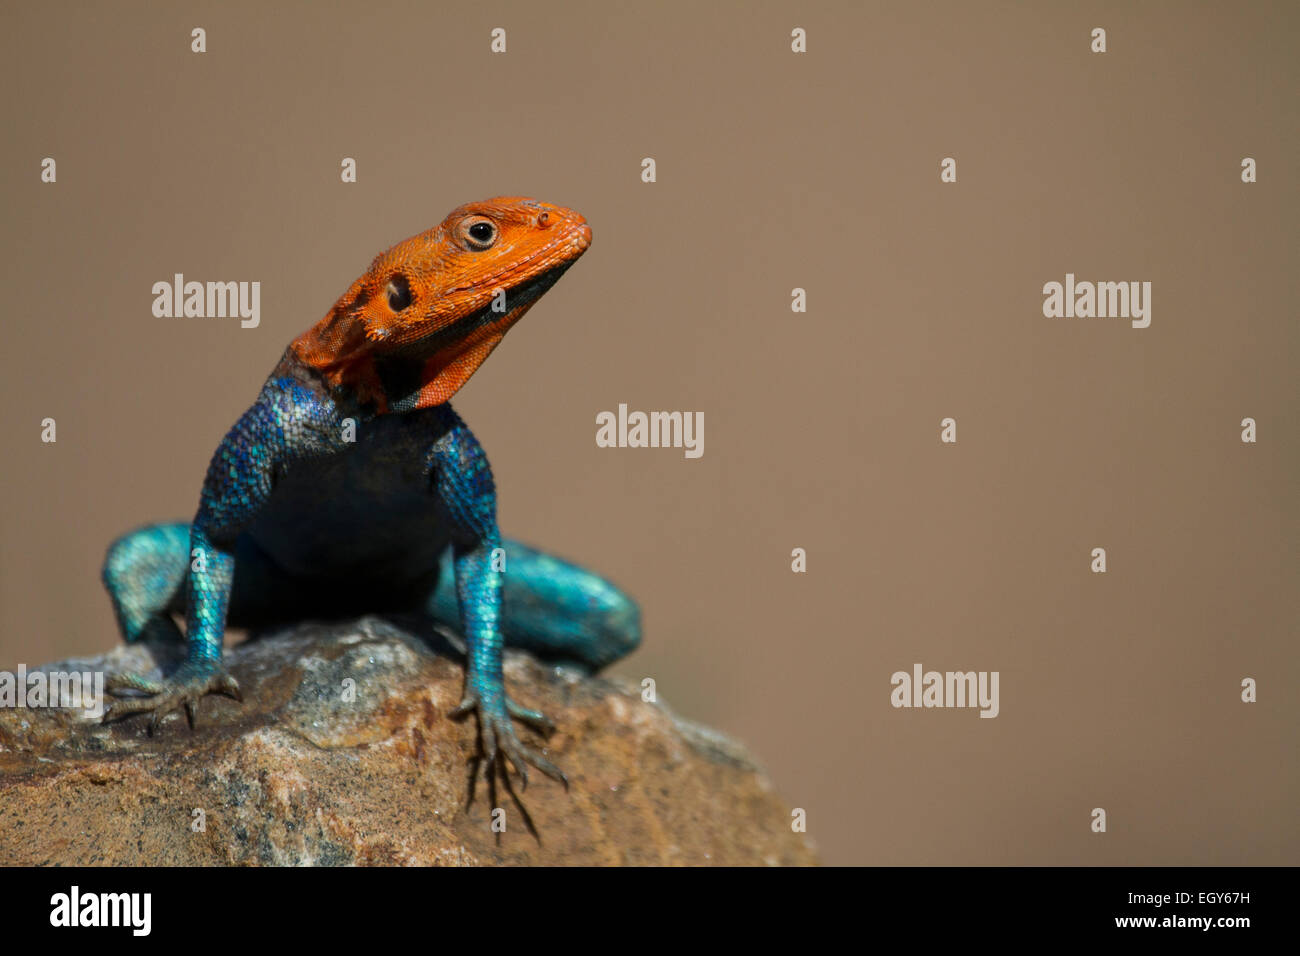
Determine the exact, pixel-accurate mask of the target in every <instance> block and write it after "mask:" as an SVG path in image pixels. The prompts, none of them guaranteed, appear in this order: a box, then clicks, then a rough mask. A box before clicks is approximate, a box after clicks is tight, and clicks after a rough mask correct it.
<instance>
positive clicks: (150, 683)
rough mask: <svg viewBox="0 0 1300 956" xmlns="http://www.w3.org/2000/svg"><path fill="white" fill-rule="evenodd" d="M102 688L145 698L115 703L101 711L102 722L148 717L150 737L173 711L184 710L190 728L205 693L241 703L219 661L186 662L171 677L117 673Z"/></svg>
mask: <svg viewBox="0 0 1300 956" xmlns="http://www.w3.org/2000/svg"><path fill="white" fill-rule="evenodd" d="M105 689H106V690H107V691H108V692H109V693H110V694H113V695H114V696H118V695H119V694H120V693H121V692H122V691H139V692H141V693H143V694H145V695H146V696H144V697H130V698H126V699H123V700H116V701H114V702H113V703H111V704H109V706H108V708H107V709H106V710H105V711H104V716H103V718H102V722H103V723H108V722H109V721H110V720H117V719H119V718H122V717H126V716H129V715H130V714H143V713H148V714H150V718H149V734H150V736H153V734H154V733H155V732H156V731H157V730H158V727H159V725H160V724H161V723H162V719H163V718H164V717H165V716H167V714H169V713H171V712H172V711H173V710H176V709H178V708H181V707H184V708H185V713H186V716H188V717H189V722H190V727H191V728H193V727H194V726H195V723H196V719H197V717H198V704H199V699H200V698H202V697H204V696H205V695H207V694H225V695H226V696H227V697H233V698H234V699H235V700H239V701H242V700H243V699H244V697H243V694H242V693H241V692H240V689H239V684H238V682H237V681H236V680H235V678H234V677H232V676H231V675H230V672H229V671H227V670H226V668H225V666H224V665H223V664H221V662H219V661H211V662H206V663H202V664H192V663H190V662H188V661H187V662H186V663H184V664H182V665H181V666H180V669H179V670H177V671H176V673H174V674H172V675H171V676H170V677H167V678H164V679H163V680H160V681H158V680H150V679H149V678H147V677H141V676H140V675H139V674H117V675H115V676H113V677H111V678H109V680H108V681H107V682H106V683H105Z"/></svg>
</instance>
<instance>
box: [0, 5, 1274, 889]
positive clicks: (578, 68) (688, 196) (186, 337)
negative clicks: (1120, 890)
mask: <svg viewBox="0 0 1300 956" xmlns="http://www.w3.org/2000/svg"><path fill="white" fill-rule="evenodd" d="M263 7H264V5H262V4H247V5H238V6H232V5H228V4H221V5H217V4H204V5H198V6H196V7H194V8H193V9H190V10H185V9H182V8H180V7H179V6H178V5H175V4H164V3H154V4H148V5H141V4H125V5H119V4H112V5H108V4H105V5H97V6H94V7H90V8H87V9H82V8H74V7H66V6H60V5H52V4H43V5H34V4H18V3H7V4H6V5H5V14H4V19H5V29H4V30H3V31H2V39H0V44H2V47H0V49H2V51H3V56H2V57H0V60H2V61H3V62H2V65H0V69H2V70H3V75H4V84H5V89H6V90H7V91H8V96H7V101H6V103H5V115H4V129H5V131H6V145H7V148H6V149H5V150H4V152H3V157H2V158H0V161H2V162H3V163H4V168H3V170H0V172H2V173H3V175H2V176H0V183H2V186H0V188H2V189H3V192H4V208H5V210H6V212H5V224H4V229H3V248H2V249H0V268H3V270H4V277H5V286H4V287H5V291H6V297H7V302H6V309H5V318H4V323H5V328H4V340H3V347H2V350H3V359H2V360H0V361H2V362H3V367H2V368H0V372H2V373H3V377H2V378H0V409H2V410H3V412H2V413H0V429H2V430H3V432H2V434H0V438H2V439H3V444H2V445H0V447H3V449H4V476H5V486H4V492H3V495H0V522H2V524H0V667H3V668H12V667H14V666H16V665H17V663H18V662H20V661H23V662H28V663H39V662H43V661H47V660H50V659H54V658H58V657H61V656H68V655H74V654H85V653H90V652H96V651H102V650H105V649H107V648H109V647H111V646H112V645H113V644H114V643H115V642H116V641H117V637H116V634H115V631H114V625H113V621H112V616H111V613H110V610H109V605H108V601H107V599H106V597H105V596H104V594H103V593H102V591H101V588H100V585H99V581H98V573H99V565H100V561H101V559H102V555H103V551H104V548H105V546H106V545H107V544H108V542H109V541H110V540H111V539H112V538H113V537H115V536H116V535H118V534H120V533H121V532H123V531H125V530H127V529H129V528H131V527H133V526H135V525H137V524H139V523H143V522H145V521H148V520H153V519H176V518H186V517H189V516H190V515H192V513H193V510H194V506H195V504H196V502H197V496H198V488H199V483H200V481H201V478H202V475H203V472H204V469H205V467H206V464H207V460H208V457H209V456H210V454H211V452H212V450H213V447H214V446H215V444H216V442H217V441H218V440H219V439H220V438H221V436H222V435H223V434H224V432H225V430H226V428H227V427H228V426H229V425H230V424H231V423H232V422H233V421H234V419H235V418H236V417H237V416H238V415H239V413H240V412H241V411H242V410H243V409H244V408H245V407H246V406H247V404H248V403H249V402H250V401H251V400H252V398H253V396H254V395H255V393H256V391H257V389H258V387H259V386H260V384H261V382H262V381H263V379H264V378H265V376H266V374H267V373H268V372H269V371H270V369H271V367H272V366H273V365H274V364H275V362H276V360H277V358H278V357H279V355H280V353H281V351H282V350H283V348H284V345H285V344H286V342H287V341H288V340H289V339H290V338H291V337H293V336H294V335H296V334H298V333H299V332H300V331H302V330H303V329H304V328H306V327H307V326H308V325H310V324H311V323H313V322H315V321H316V320H317V319H318V318H320V316H322V315H323V314H324V312H325V310H326V309H327V308H328V307H329V306H330V304H331V303H332V302H333V301H334V299H335V297H336V296H337V295H339V294H340V293H341V292H342V291H343V290H344V289H346V287H347V286H348V284H349V283H350V281H351V280H352V279H353V278H355V277H356V276H357V275H358V274H359V273H360V272H361V271H362V270H363V269H364V268H365V267H366V266H367V265H368V263H369V261H370V259H371V258H372V256H374V255H375V254H376V253H377V252H379V251H380V250H382V249H383V248H385V247H386V246H388V245H389V244H391V243H392V242H394V241H396V240H398V239H401V238H404V237H406V236H408V235H410V234H412V233H415V232H418V231H420V230H422V229H424V228H427V227H428V226H430V225H432V224H434V223H435V222H437V221H439V220H440V219H441V218H442V217H443V216H444V215H445V214H446V212H447V211H448V210H450V209H451V208H452V207H453V206H455V205H458V204H459V203H461V202H464V201H467V200H471V199H478V198H484V197H487V196H491V195H496V194H501V193H520V194H525V195H532V196H536V197H538V198H542V199H546V200H549V201H553V202H557V203H561V204H564V205H570V206H573V207H575V208H577V209H579V210H580V211H581V212H583V213H584V214H585V215H586V216H587V218H588V219H589V221H590V222H591V224H592V226H593V229H594V232H595V243H594V245H593V247H592V249H591V251H590V252H589V253H588V254H587V256H586V257H585V258H584V260H583V261H582V262H581V263H580V264H579V265H578V266H577V267H576V268H575V269H574V270H573V271H572V272H570V273H569V275H568V276H567V277H566V278H565V279H564V281H563V282H561V283H560V285H559V286H558V287H557V288H556V289H555V290H554V291H552V292H551V293H550V294H549V295H548V296H547V298H546V299H545V300H544V301H543V302H542V303H541V304H540V305H538V307H537V308H536V309H534V310H533V312H532V313H531V314H530V315H529V316H528V317H527V318H526V319H525V320H524V321H523V322H522V323H521V324H520V325H519V326H518V327H517V328H516V329H515V330H514V331H512V332H511V334H510V335H509V336H508V337H507V339H506V342H505V344H504V345H503V346H502V347H501V348H500V349H499V350H498V351H497V352H496V353H495V355H494V356H493V357H492V359H491V360H490V361H489V362H488V363H487V364H486V365H485V366H484V367H483V369H482V370H481V371H480V372H479V373H478V374H477V376H476V377H475V378H474V379H473V381H471V382H470V384H469V385H468V386H467V387H466V388H465V390H464V391H463V392H461V394H460V396H459V397H458V399H457V405H458V407H459V409H460V411H461V413H462V414H463V415H464V416H465V417H466V419H467V420H468V421H469V422H470V423H471V424H472V426H473V427H474V429H475V430H476V432H477V433H478V435H479V437H480V438H481V440H482V442H483V444H484V445H485V447H486V448H487V450H488V452H489V454H490V456H491V458H492V462H493V465H494V468H495V471H496V474H497V480H498V487H499V489H500V494H501V507H500V516H501V522H502V527H503V529H504V530H505V532H506V533H507V534H510V535H512V536H515V537H520V538H523V539H525V540H528V541H532V542H536V543H539V544H543V545H545V546H546V547H548V548H550V549H552V550H555V551H556V552H558V553H561V554H564V555H567V556H570V557H573V558H576V559H579V560H581V561H582V562H584V563H586V564H589V565H590V566H592V567H594V568H597V569H599V570H601V571H602V572H605V573H607V574H608V575H609V576H611V577H612V578H613V579H614V580H616V581H618V582H620V583H621V584H623V585H624V586H625V587H626V588H627V589H628V590H629V591H631V592H632V593H633V594H634V595H635V596H636V597H638V598H639V599H640V601H641V602H642V603H643V606H644V611H645V623H646V639H645V643H644V645H643V648H642V649H641V650H640V651H639V652H638V653H637V654H636V655H635V656H634V657H632V658H631V659H630V660H628V661H625V662H623V663H621V664H620V665H618V666H617V668H616V670H617V672H619V673H621V674H624V675H627V676H629V677H634V678H640V677H642V676H653V677H654V678H655V679H656V680H657V681H658V686H659V692H660V694H661V695H662V697H663V698H664V699H665V700H667V701H668V702H669V703H670V704H671V705H673V706H674V707H675V708H676V709H677V710H679V711H681V712H682V713H684V714H686V715H688V716H690V717H693V718H696V719H699V720H702V721H704V722H707V723H710V724H713V725H716V726H718V727H720V728H722V729H724V730H726V731H728V732H731V733H734V734H736V735H738V736H739V737H741V738H742V739H744V740H745V741H747V742H748V743H749V744H750V745H751V746H752V747H753V749H754V750H755V752H756V754H757V755H758V756H759V757H760V759H762V760H763V761H764V762H765V763H766V764H767V766H768V767H769V768H770V769H771V771H772V772H773V774H774V776H775V778H776V781H777V783H778V786H779V787H780V789H781V791H782V793H783V794H784V795H785V796H786V798H787V799H788V800H789V801H790V804H791V806H801V807H804V808H806V809H807V811H808V814H809V825H810V832H811V834H812V836H813V838H814V839H815V840H816V842H817V843H818V844H819V846H820V847H821V849H822V851H823V853H824V856H825V859H826V860H827V861H829V862H835V863H953V864H971V863H1058V862H1059V863H1108V862H1109V863H1154V864H1173V863H1291V864H1294V863H1297V862H1300V852H1298V851H1300V837H1298V835H1297V834H1298V832H1300V831H1298V830H1297V827H1296V826H1295V808H1296V806H1297V804H1298V803H1300V777H1298V774H1297V763H1296V749H1295V747H1296V742H1295V730H1296V725H1297V717H1298V716H1300V710H1298V708H1297V704H1296V696H1295V687H1296V680H1297V676H1300V675H1297V655H1296V652H1295V650H1294V647H1295V645H1294V633H1295V629H1296V624H1297V603H1296V588H1295V584H1296V575H1297V570H1300V568H1298V561H1297V550H1296V540H1297V537H1296V536H1297V531H1298V530H1300V528H1298V522H1297V519H1298V518H1300V508H1298V507H1297V497H1296V490H1297V477H1298V475H1300V455H1298V454H1297V449H1296V445H1295V437H1296V433H1297V429H1296V426H1297V422H1296V409H1297V407H1300V405H1298V404H1297V399H1298V398H1300V396H1298V395H1297V377H1296V373H1295V368H1296V366H1295V359H1296V346H1297V340H1298V338H1300V336H1298V334H1297V325H1296V314H1295V303H1296V301H1297V295H1298V293H1300V289H1298V288H1297V278H1296V276H1297V272H1296V269H1295V255H1296V250H1297V247H1298V245H1300V244H1298V242H1297V239H1298V238H1300V236H1298V235H1297V225H1296V223H1297V218H1298V217H1297V211H1298V210H1297V205H1298V204H1297V186H1296V176H1295V157H1296V155H1297V153H1298V151H1300V137H1298V136H1297V128H1298V124H1297V122H1296V120H1297V114H1296V109H1295V106H1296V98H1295V97H1296V84H1297V78H1298V77H1297V73H1298V72H1300V69H1298V67H1297V63H1298V62H1300V58H1298V57H1297V55H1296V46H1295V38H1296V35H1297V33H1296V28H1297V26H1298V25H1300V16H1297V8H1296V6H1295V5H1294V4H1293V3H1279V4H1262V3H1252V4H1242V3H1218V4H1190V3H1169V4H1157V3H1144V4H1141V5H1131V4H1127V3H1124V4H1115V5H1082V4H1075V5H1064V4H1023V5H993V4H987V3H984V4H973V3H953V4H942V5H938V4H907V3H897V4H871V5H866V4H849V3H843V4H830V3H824V4H816V5H810V6H809V7H807V8H803V7H796V6H795V5H787V4H755V3H744V4H739V3H735V4H707V5H705V4H696V3H683V4H673V5H660V4H643V5H639V6H638V5H631V4H628V5H613V4H603V3H593V4H583V5H579V4H565V5H561V6H557V5H554V4H546V5H542V4H529V3H520V4H492V5H484V4H469V3H466V4H460V5H450V4H428V3H421V4H409V5H383V4H369V3H346V4H344V3H338V4H335V5H333V6H328V5H326V4H322V3H315V4H295V5H287V4H280V5H276V7H275V9H273V10H268V9H263ZM1135 7H1136V8H1135ZM194 26H203V27H205V28H206V29H207V31H208V52H207V53H206V54H203V55H196V54H193V53H191V52H190V49H189V47H190V30H191V28H192V27H194ZM496 26H502V27H505V28H506V29H507V31H508V43H509V52H508V53H506V54H505V55H501V56H494V55H491V54H490V53H489V31H490V29H491V28H493V27H496ZM794 26H802V27H804V28H806V29H807V31H808V37H809V40H808V45H809V52H808V53H807V54H805V55H799V56H796V55H794V54H792V53H791V52H790V49H789V34H790V30H791V28H792V27H794ZM1094 26H1103V27H1105V28H1106V29H1107V30H1108V34H1109V48H1110V49H1109V52H1107V53H1106V54H1104V55H1094V54H1092V53H1090V52H1089V31H1090V30H1091V28H1092V27H1094ZM45 156H52V157H54V158H56V159H57V161H58V183H57V184H55V185H45V184H42V183H41V182H40V181H39V172H40V169H39V164H40V161H41V159H42V157H45ZM344 156H352V157H355V158H356V159H357V161H358V164H359V182H358V183H357V184H355V185H343V184H341V183H340V182H339V162H340V160H341V158H342V157H344ZM645 156H653V157H655V159H656V160H657V161H658V164H659V166H658V169H659V181H658V182H657V183H655V184H653V185H645V184H643V183H641V182H640V179H639V172H640V161H641V159H642V157H645ZM945 156H953V157H955V158H956V159H957V160H958V173H959V182H958V183H957V184H956V185H942V184H941V183H940V182H939V178H938V172H939V162H940V160H941V159H942V158H943V157H945ZM1243 156H1252V157H1254V158H1255V159H1256V160H1257V161H1258V163H1259V177H1260V181H1259V182H1258V183H1257V184H1255V185H1243V184H1242V183H1241V182H1240V168H1239V166H1240V162H1241V159H1242V157H1243ZM174 272H183V273H185V275H186V276H187V277H188V278H193V279H197V280H200V281H206V280H232V279H233V280H249V281H251V280H259V281H261V282H262V283H263V288H262V312H263V316H262V324H261V327H260V328H258V329H256V330H242V329H240V328H239V325H238V322H237V321H233V320H220V319H211V320H204V319H189V320H185V319H158V318H154V317H153V315H152V314H151V311H150V307H151V303H152V300H153V296H152V293H151V292H150V287H151V286H152V284H153V283H154V282H156V281H159V280H167V279H169V278H170V277H171V276H172V274H173V273H174ZM1066 272H1074V273H1076V274H1077V275H1078V276H1079V278H1080V279H1091V280H1149V281H1151V282H1152V283H1153V286H1154V288H1153V293H1152V306H1153V322H1152V325H1151V327H1150V328H1149V329H1146V330H1135V329H1132V328H1130V327H1129V324H1128V322H1127V321H1124V320H1116V319H1112V320H1069V319H1047V318H1044V317H1043V315H1042V312H1041V309H1042V294H1041V291H1040V290H1041V288H1042V285H1043V283H1045V282H1048V281H1052V280H1055V281H1062V280H1063V278H1064V275H1065V273H1066ZM795 286H801V287H804V288H806V289H807V290H808V302H809V311H808V313H807V314H806V315H794V314H792V313H791V311H790V306H789V303H790V290H791V288H793V287H795ZM619 402H626V403H627V404H628V405H629V406H630V407H631V408H634V409H644V410H650V409H685V410H691V411H694V410H700V411H703V412H704V413H705V421H706V429H705V454H704V457H703V458H702V459H700V460H686V459H685V458H684V457H683V456H682V454H681V452H680V451H673V450H649V449H645V450H634V449H626V450H610V449H599V448H597V447H596V446H595V441H594V435H595V424H594V417H595V414H596V413H597V412H598V411H601V410H603V409H615V408H617V405H618V403H619ZM46 416H52V417H54V418H55V419H57V421H58V443H57V444H55V445H45V444H42V443H41V442H40V440H39V432H40V421H41V419H42V418H44V417H46ZM945 416H954V417H955V418H957V420H958V422H959V425H958V428H959V432H958V435H959V439H960V442H959V444H957V445H956V446H946V445H942V444H940V442H939V440H938V431H939V422H940V419H942V418H943V417H945ZM1246 416H1252V417H1254V418H1255V419H1257V420H1258V422H1259V437H1260V440H1259V443H1258V444H1256V445H1244V444H1242V443H1241V442H1240V441H1239V431H1240V426H1239V422H1240V420H1241V419H1242V418H1243V417H1246ZM796 546H799V547H803V548H806V549H807V550H808V554H809V562H808V569H809V570H808V573H807V574H806V575H795V574H792V573H791V571H790V550H791V548H793V547H796ZM1098 546H1101V547H1105V548H1106V549H1107V551H1108V554H1109V563H1110V570H1109V573H1107V574H1105V575H1095V574H1092V573H1090V572H1089V552H1090V550H1091V549H1092V548H1094V547H1098ZM914 662H921V663H923V664H925V665H926V667H927V668H931V667H932V668H935V669H938V670H951V669H976V670H999V671H1001V675H1002V678H1001V680H1002V683H1001V698H1002V699H1001V708H1002V713H1001V716H1000V717H998V718H997V719H996V720H980V719H978V718H977V717H976V714H975V712H974V711H970V710H965V711H963V710H931V711H916V710H894V709H893V708H891V707H890V705H889V691H890V686H889V677H890V674H891V673H893V672H894V671H895V670H900V669H902V670H908V669H910V667H911V665H912V664H913V663H914ZM1244 676H1252V677H1255V678H1256V679H1257V680H1258V681H1259V687H1260V691H1259V693H1260V701H1259V703H1257V704H1254V705H1246V704H1243V703H1241V702H1240V700H1239V692H1240V690H1239V683H1240V681H1241V679H1242V677H1244ZM1096 806H1101V807H1105V808H1106V809H1107V811H1108V812H1109V820H1110V831H1109V832H1108V833H1107V834H1105V835H1100V836H1099V835H1096V834H1093V833H1091V832H1090V830H1089V822H1090V821H1089V812H1090V811H1091V809H1092V808H1093V807H1096Z"/></svg>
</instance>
